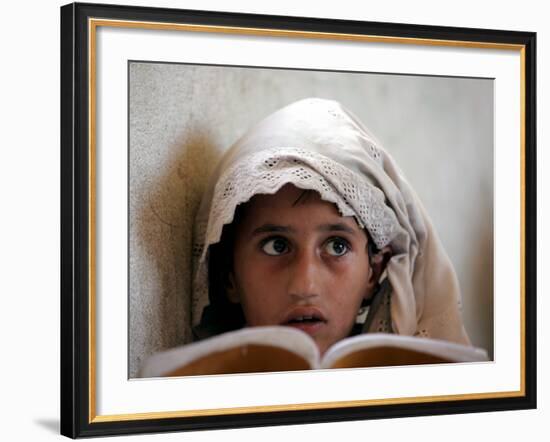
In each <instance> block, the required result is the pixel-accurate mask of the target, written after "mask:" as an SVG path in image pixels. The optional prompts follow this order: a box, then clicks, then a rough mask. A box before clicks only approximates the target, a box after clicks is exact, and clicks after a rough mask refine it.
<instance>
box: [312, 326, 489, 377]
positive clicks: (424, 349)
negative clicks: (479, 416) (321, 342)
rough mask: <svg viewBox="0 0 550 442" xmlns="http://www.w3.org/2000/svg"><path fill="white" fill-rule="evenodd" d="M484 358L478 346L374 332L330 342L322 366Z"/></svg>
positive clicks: (371, 365)
mask: <svg viewBox="0 0 550 442" xmlns="http://www.w3.org/2000/svg"><path fill="white" fill-rule="evenodd" d="M487 360H488V356H487V352H486V351H485V350H483V349H480V348H475V347H470V346H466V345H460V344H455V343H453V342H448V341H442V340H437V339H427V338H417V337H412V336H399V335H391V334H385V333H373V334H368V335H360V336H355V337H353V338H348V339H344V340H343V341H340V342H339V343H337V344H335V345H333V346H332V347H331V348H330V349H329V350H328V351H327V353H326V354H325V356H324V358H323V361H322V364H321V365H322V367H324V368H358V367H381V366H396V365H419V364H439V363H449V362H480V361H487Z"/></svg>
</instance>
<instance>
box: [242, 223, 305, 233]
mask: <svg viewBox="0 0 550 442" xmlns="http://www.w3.org/2000/svg"><path fill="white" fill-rule="evenodd" d="M273 232H277V233H292V232H295V230H294V229H293V228H292V227H290V226H279V225H276V224H270V223H267V224H263V225H262V226H260V227H257V228H255V229H254V230H253V231H252V236H255V235H259V234H261V233H273Z"/></svg>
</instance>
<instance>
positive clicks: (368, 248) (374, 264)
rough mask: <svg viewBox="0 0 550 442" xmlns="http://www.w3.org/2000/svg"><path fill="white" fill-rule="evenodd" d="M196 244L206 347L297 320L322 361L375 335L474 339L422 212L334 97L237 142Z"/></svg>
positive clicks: (285, 114)
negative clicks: (347, 343)
mask: <svg viewBox="0 0 550 442" xmlns="http://www.w3.org/2000/svg"><path fill="white" fill-rule="evenodd" d="M195 237H196V239H197V241H196V244H195V246H194V257H195V268H194V269H195V279H194V293H193V295H194V299H193V317H194V318H200V321H196V322H198V323H196V324H194V325H195V326H194V329H193V331H194V337H195V339H196V340H199V339H203V338H207V337H210V336H214V335H217V334H220V333H223V332H227V331H231V330H236V329H238V328H242V327H245V326H257V325H287V326H292V327H296V328H299V329H301V330H303V331H305V332H306V333H308V334H309V335H310V336H312V338H313V339H314V340H315V342H316V343H317V345H318V347H319V349H320V351H321V352H324V351H325V350H326V349H327V348H328V347H330V346H331V345H332V344H334V343H335V342H337V341H339V340H340V339H343V338H345V337H347V336H350V335H353V334H357V333H371V332H385V333H397V334H402V335H415V336H421V337H431V338H437V339H444V340H449V341H454V342H458V343H462V344H469V343H470V341H469V339H468V336H467V334H466V331H465V329H464V326H463V323H462V318H461V312H460V291H459V287H458V282H457V278H456V275H455V272H454V270H453V267H452V265H451V263H450V260H449V258H448V256H447V254H446V253H445V251H444V250H443V247H442V245H441V242H440V240H439V238H438V237H437V234H436V232H435V230H434V228H433V226H432V224H431V221H430V219H429V218H428V216H427V214H426V212H425V210H424V208H423V206H422V204H421V203H420V201H419V200H418V197H417V196H416V194H415V192H414V191H413V189H412V188H411V187H410V185H409V184H408V183H407V181H406V180H405V178H404V177H403V174H402V173H401V171H400V170H399V168H398V167H397V165H396V163H395V162H394V160H393V159H392V158H391V157H390V156H389V155H388V153H387V152H386V151H385V150H384V149H383V148H382V147H381V146H380V145H379V144H378V143H377V142H376V141H375V139H374V137H373V136H372V135H371V134H370V133H369V131H368V130H367V129H366V128H365V127H364V126H363V125H362V124H361V123H360V122H359V121H358V120H357V118H355V117H354V116H353V115H352V114H351V113H350V112H349V111H347V110H346V109H344V108H343V107H342V106H341V105H340V104H339V103H337V102H335V101H331V100H324V99H317V98H309V99H304V100H300V101H298V102H295V103H292V104H290V105H288V106H286V107H284V108H282V109H280V110H278V111H277V112H275V113H273V114H271V115H270V116H268V117H267V118H265V119H264V120H262V121H261V122H260V123H258V124H257V125H256V126H254V127H253V128H252V129H251V130H250V131H249V132H248V133H246V134H245V135H244V136H243V137H242V138H241V139H239V140H238V141H237V142H236V143H235V144H234V145H233V146H232V147H231V148H230V149H229V150H228V151H227V153H226V154H225V156H224V157H223V158H222V160H221V162H220V164H219V165H218V167H217V168H216V170H215V171H214V173H213V176H212V177H211V180H210V184H209V185H208V187H207V190H206V192H205V194H204V197H203V200H202V204H201V206H200V209H199V212H198V215H197V223H196V232H195Z"/></svg>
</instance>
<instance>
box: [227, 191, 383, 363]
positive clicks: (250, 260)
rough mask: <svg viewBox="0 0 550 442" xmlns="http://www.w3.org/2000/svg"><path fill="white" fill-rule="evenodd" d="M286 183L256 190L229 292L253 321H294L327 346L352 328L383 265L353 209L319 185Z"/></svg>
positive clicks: (240, 231)
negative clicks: (376, 263) (347, 212)
mask: <svg viewBox="0 0 550 442" xmlns="http://www.w3.org/2000/svg"><path fill="white" fill-rule="evenodd" d="M303 192H304V191H303V190H302V189H298V188H296V187H294V186H293V185H286V186H284V187H283V188H282V189H281V190H280V191H279V192H277V193H276V194H274V195H256V196H255V197H254V198H253V199H252V200H251V201H250V202H249V203H248V205H247V206H246V210H245V212H244V216H243V218H242V221H241V222H240V223H239V225H238V226H237V229H236V237H235V247H234V256H233V258H234V260H233V262H234V268H233V272H232V273H231V274H230V276H229V281H230V283H229V287H228V289H227V295H228V297H229V299H230V300H231V301H232V302H240V303H241V304H242V308H243V311H244V315H245V318H246V321H247V325H248V326H259V325H286V326H290V327H295V328H298V329H300V330H303V331H305V332H306V333H308V334H309V335H310V336H311V337H312V338H313V339H314V340H315V342H316V343H317V346H318V347H319V350H320V351H321V353H324V352H325V351H326V350H327V349H328V347H330V346H331V345H332V344H334V343H335V342H337V341H339V340H341V339H343V338H345V337H346V336H348V335H349V333H350V331H351V329H352V327H353V324H354V322H355V318H356V315H357V312H358V309H359V307H360V305H361V301H362V300H363V298H366V297H369V296H370V295H371V293H372V290H373V287H374V285H375V284H376V282H377V279H378V276H379V275H380V272H379V271H377V270H376V271H374V270H373V268H372V267H371V265H370V263H369V255H368V250H367V236H366V234H365V232H364V231H363V230H362V229H361V228H360V227H359V226H358V224H357V223H356V221H355V220H354V218H353V217H342V216H341V215H340V214H339V212H338V210H337V208H336V206H335V205H333V204H331V203H329V202H326V201H323V200H321V198H320V197H319V195H318V194H317V193H315V192H308V193H307V194H306V196H307V198H302V199H300V201H299V202H297V200H298V199H299V198H300V196H301V195H302V194H303Z"/></svg>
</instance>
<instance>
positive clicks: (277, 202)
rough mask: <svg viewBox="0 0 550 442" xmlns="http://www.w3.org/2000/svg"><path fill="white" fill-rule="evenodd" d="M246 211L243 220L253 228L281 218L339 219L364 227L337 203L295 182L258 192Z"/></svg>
mask: <svg viewBox="0 0 550 442" xmlns="http://www.w3.org/2000/svg"><path fill="white" fill-rule="evenodd" d="M243 215H244V217H243V218H242V219H241V222H240V223H239V224H245V225H246V227H249V228H252V227H253V226H254V225H255V224H262V223H264V222H278V221H280V222H285V223H288V224H290V223H304V222H306V223H308V222H312V223H321V222H327V223H328V222H330V223H334V222H339V223H343V224H346V225H349V226H350V227H353V228H354V229H358V230H362V229H360V227H359V225H358V224H357V222H356V221H355V219H354V218H353V217H352V216H342V215H341V214H340V212H339V211H338V208H337V207H336V205H335V204H333V203H331V202H328V201H325V200H323V199H321V196H320V195H319V194H318V193H317V192H316V191H314V190H304V189H300V188H298V187H295V186H294V185H292V184H287V185H285V186H283V187H282V188H281V189H280V190H279V191H278V192H277V193H275V194H270V195H267V194H259V195H255V196H254V197H253V198H251V199H250V201H249V202H248V203H246V205H245V207H244V213H243ZM241 227H243V226H241ZM246 227H245V228H246Z"/></svg>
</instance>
